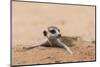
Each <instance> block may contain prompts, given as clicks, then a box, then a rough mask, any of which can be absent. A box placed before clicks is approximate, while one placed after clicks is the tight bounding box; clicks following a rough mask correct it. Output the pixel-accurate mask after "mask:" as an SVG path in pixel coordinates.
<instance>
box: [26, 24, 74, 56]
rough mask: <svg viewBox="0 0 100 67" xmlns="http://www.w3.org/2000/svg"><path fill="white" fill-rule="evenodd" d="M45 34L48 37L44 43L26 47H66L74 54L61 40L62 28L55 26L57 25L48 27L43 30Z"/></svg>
mask: <svg viewBox="0 0 100 67" xmlns="http://www.w3.org/2000/svg"><path fill="white" fill-rule="evenodd" d="M43 35H44V36H45V37H46V38H47V40H46V41H45V42H44V43H42V44H40V45H36V46H32V47H28V48H26V49H31V48H35V47H39V46H44V47H61V48H64V49H65V50H67V51H68V52H69V53H70V54H73V53H72V51H71V49H70V48H69V47H68V46H67V45H66V44H64V43H63V42H62V41H61V40H60V37H61V33H60V29H58V28H57V27H55V26H50V27H48V28H47V30H44V31H43Z"/></svg>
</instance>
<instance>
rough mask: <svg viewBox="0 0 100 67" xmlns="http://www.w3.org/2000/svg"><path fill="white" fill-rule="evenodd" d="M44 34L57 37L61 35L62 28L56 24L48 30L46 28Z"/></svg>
mask: <svg viewBox="0 0 100 67" xmlns="http://www.w3.org/2000/svg"><path fill="white" fill-rule="evenodd" d="M43 34H44V36H48V37H56V38H59V37H61V33H60V29H58V28H57V27H55V26H50V27H48V29H47V31H46V30H44V31H43Z"/></svg>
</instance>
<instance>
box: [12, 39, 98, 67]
mask: <svg viewBox="0 0 100 67" xmlns="http://www.w3.org/2000/svg"><path fill="white" fill-rule="evenodd" d="M70 48H71V50H72V52H73V55H70V54H69V53H68V52H67V51H66V50H64V49H63V48H55V47H36V48H33V49H30V50H24V49H23V48H20V47H15V48H13V49H12V50H13V51H12V52H13V55H12V61H13V65H29V64H48V63H49V64H50V63H65V62H66V63H67V62H81V61H95V60H96V59H95V44H94V43H91V42H84V41H80V42H77V43H76V44H75V45H74V46H72V47H70Z"/></svg>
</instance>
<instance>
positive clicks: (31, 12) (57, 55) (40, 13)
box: [12, 2, 95, 65]
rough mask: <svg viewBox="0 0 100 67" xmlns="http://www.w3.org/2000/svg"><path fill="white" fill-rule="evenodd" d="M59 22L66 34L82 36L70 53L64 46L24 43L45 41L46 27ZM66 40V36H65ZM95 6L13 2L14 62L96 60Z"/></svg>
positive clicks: (43, 62)
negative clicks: (71, 53)
mask: <svg viewBox="0 0 100 67" xmlns="http://www.w3.org/2000/svg"><path fill="white" fill-rule="evenodd" d="M52 25H53V26H57V27H58V28H60V30H61V34H62V35H63V36H72V37H74V36H79V37H81V39H82V40H80V41H77V42H76V43H75V45H73V46H72V47H70V48H71V50H72V51H73V53H74V54H73V55H70V54H68V53H67V51H65V50H64V49H62V48H54V47H48V48H45V47H37V48H34V49H31V50H27V51H25V50H23V47H24V46H32V45H37V44H41V43H42V42H44V41H45V39H46V38H45V37H44V36H43V30H45V29H47V27H48V26H52ZM64 41H65V42H66V43H65V44H67V43H68V42H67V40H66V38H65V39H64ZM91 41H95V7H94V6H93V7H92V6H91V7H90V6H72V5H66V6H65V5H59V4H58V5H57V4H42V3H28V2H12V64H13V65H23V64H25V65H26V64H46V63H63V62H76V61H93V60H95V44H94V43H91Z"/></svg>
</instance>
